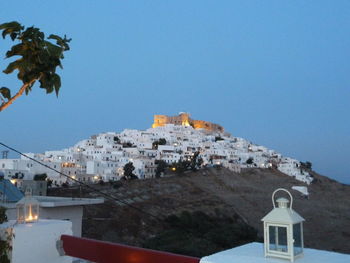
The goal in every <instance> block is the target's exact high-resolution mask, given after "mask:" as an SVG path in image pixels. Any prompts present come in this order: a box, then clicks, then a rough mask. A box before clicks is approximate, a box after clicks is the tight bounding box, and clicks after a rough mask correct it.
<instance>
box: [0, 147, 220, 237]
mask: <svg viewBox="0 0 350 263" xmlns="http://www.w3.org/2000/svg"><path fill="white" fill-rule="evenodd" d="M0 145H2V146H4V147H6V148H7V149H9V150H11V151H14V152H16V153H18V154H20V155H21V156H24V157H26V158H28V159H29V160H32V161H33V162H36V163H38V164H40V165H42V166H44V167H46V168H48V169H50V170H52V171H55V172H56V173H58V174H60V175H63V176H65V177H67V178H69V179H71V180H72V181H74V182H76V183H78V184H80V185H82V186H85V187H86V188H88V189H90V190H92V191H93V192H96V193H99V194H101V195H103V196H104V197H106V198H107V199H109V200H112V201H117V202H120V203H122V204H125V205H127V206H129V207H130V208H132V209H135V210H137V211H138V212H141V213H143V214H145V215H148V216H150V217H152V218H154V219H156V220H158V221H160V222H161V223H165V224H167V225H168V226H171V224H170V223H169V222H167V221H165V220H163V219H162V218H160V217H158V216H156V215H153V214H152V213H149V212H146V211H144V210H143V209H141V208H138V207H136V206H133V205H131V204H129V203H127V202H125V201H123V200H120V199H118V198H116V197H114V196H112V195H109V194H106V193H104V192H102V191H101V190H99V189H96V188H94V187H92V186H90V185H88V184H86V183H83V182H80V181H79V180H77V179H75V178H73V177H71V176H69V175H66V174H64V173H62V172H60V171H58V170H56V169H54V168H52V167H50V166H48V165H46V164H44V163H42V162H40V161H38V160H36V159H34V158H32V157H30V156H28V155H26V154H24V153H22V152H20V151H18V150H16V149H14V148H12V147H11V146H8V145H6V144H4V143H2V142H0ZM114 204H115V203H114V202H113V205H114ZM186 231H187V232H188V233H190V234H193V235H194V236H196V233H195V232H194V231H193V230H191V229H186ZM201 238H202V239H204V240H206V241H208V242H213V241H212V240H210V239H208V238H206V237H205V236H201Z"/></svg>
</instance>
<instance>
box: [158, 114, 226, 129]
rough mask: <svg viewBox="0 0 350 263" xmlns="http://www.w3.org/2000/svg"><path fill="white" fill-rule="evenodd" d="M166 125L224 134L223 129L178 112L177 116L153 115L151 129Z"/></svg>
mask: <svg viewBox="0 0 350 263" xmlns="http://www.w3.org/2000/svg"><path fill="white" fill-rule="evenodd" d="M166 124H174V125H181V126H192V127H193V128H194V129H205V130H208V131H213V132H224V128H223V127H222V126H220V125H218V124H215V123H211V122H208V121H199V120H192V119H191V118H190V114H188V113H185V112H180V113H179V115H178V116H167V115H154V123H153V124H152V128H156V127H162V126H164V125H166Z"/></svg>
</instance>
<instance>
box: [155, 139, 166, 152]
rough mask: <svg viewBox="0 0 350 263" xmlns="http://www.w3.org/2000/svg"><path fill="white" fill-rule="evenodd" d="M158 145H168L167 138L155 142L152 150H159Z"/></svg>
mask: <svg viewBox="0 0 350 263" xmlns="http://www.w3.org/2000/svg"><path fill="white" fill-rule="evenodd" d="M158 145H166V139H165V138H160V139H159V140H157V141H154V142H153V143H152V149H156V150H157V149H158Z"/></svg>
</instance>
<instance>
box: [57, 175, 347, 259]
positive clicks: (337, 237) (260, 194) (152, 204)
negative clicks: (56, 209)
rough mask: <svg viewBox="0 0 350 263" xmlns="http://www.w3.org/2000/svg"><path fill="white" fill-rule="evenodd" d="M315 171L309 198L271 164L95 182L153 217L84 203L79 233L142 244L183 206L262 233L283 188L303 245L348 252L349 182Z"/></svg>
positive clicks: (67, 192)
mask: <svg viewBox="0 0 350 263" xmlns="http://www.w3.org/2000/svg"><path fill="white" fill-rule="evenodd" d="M313 176H314V178H315V179H316V180H315V181H314V183H313V184H311V185H310V186H309V187H308V189H309V193H310V197H309V199H306V198H304V197H302V196H301V194H300V193H299V192H296V191H294V190H291V187H292V186H294V185H302V183H300V182H299V181H296V180H294V179H293V178H292V177H289V176H286V175H284V174H282V173H280V172H278V171H276V170H269V169H244V170H243V171H242V173H240V174H236V173H233V172H231V171H229V170H227V169H224V168H221V169H216V168H210V169H205V170H201V171H199V172H196V173H186V174H184V175H182V176H177V177H166V178H160V179H149V180H136V181H130V182H123V183H122V182H118V184H117V185H116V186H114V188H113V187H111V185H109V184H105V185H103V186H101V185H98V187H99V188H100V189H101V190H103V191H104V192H106V193H109V194H112V195H113V196H115V197H117V198H119V199H120V200H123V201H124V202H127V203H129V204H131V205H132V206H134V207H136V208H139V209H142V210H143V211H146V212H147V213H150V214H152V215H155V216H156V217H157V218H154V217H152V216H150V215H148V214H143V213H141V212H139V211H137V210H135V209H132V208H130V207H129V206H126V205H124V204H121V203H114V204H111V202H110V201H107V202H106V203H105V204H104V205H99V206H87V207H86V209H85V219H84V222H83V233H84V236H86V237H91V238H96V239H102V240H108V241H113V242H121V243H126V244H131V245H138V246H140V245H142V244H143V242H144V241H145V240H147V239H149V238H151V237H153V236H154V235H156V234H157V233H159V232H161V231H164V230H165V229H166V228H167V226H166V225H165V224H163V223H162V220H164V218H165V217H167V216H169V215H171V214H180V213H181V212H182V211H189V212H194V211H202V212H204V213H206V214H208V215H212V216H219V217H220V216H223V215H224V216H226V217H232V218H240V220H241V221H243V222H246V223H248V224H249V225H251V226H253V227H254V228H256V229H257V230H258V234H259V236H260V238H261V236H262V223H261V221H260V220H261V218H262V217H263V216H264V215H265V214H267V213H268V212H269V211H270V210H271V209H272V203H271V194H272V192H273V191H274V190H275V189H276V188H279V187H283V188H286V189H289V190H290V191H291V192H292V194H293V197H294V205H293V208H294V209H295V210H296V211H297V212H299V213H300V214H301V215H302V216H303V217H304V218H305V219H306V222H305V225H304V231H305V233H304V239H305V246H306V247H311V248H317V249H324V250H332V251H338V252H343V253H350V244H349V242H348V241H349V239H350V209H349V208H350V199H349V196H350V186H349V185H343V184H340V183H338V182H336V181H334V180H331V179H329V178H327V177H324V176H320V175H318V174H315V173H314V174H313ZM63 191H64V192H62V190H61V191H58V192H55V194H60V195H62V194H64V195H68V196H69V195H76V194H77V192H78V191H77V190H70V189H66V190H63ZM71 191H73V192H71ZM74 192H75V193H74ZM83 194H84V195H86V196H90V197H96V196H98V195H97V194H95V193H88V192H83ZM225 234H226V235H227V234H229V233H225Z"/></svg>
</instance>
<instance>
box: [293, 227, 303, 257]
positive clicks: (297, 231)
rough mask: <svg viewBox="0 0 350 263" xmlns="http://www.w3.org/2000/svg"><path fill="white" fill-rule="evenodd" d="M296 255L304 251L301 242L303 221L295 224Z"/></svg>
mask: <svg viewBox="0 0 350 263" xmlns="http://www.w3.org/2000/svg"><path fill="white" fill-rule="evenodd" d="M293 239H294V255H298V254H300V253H302V252H303V248H302V244H301V223H299V224H294V225H293Z"/></svg>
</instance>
